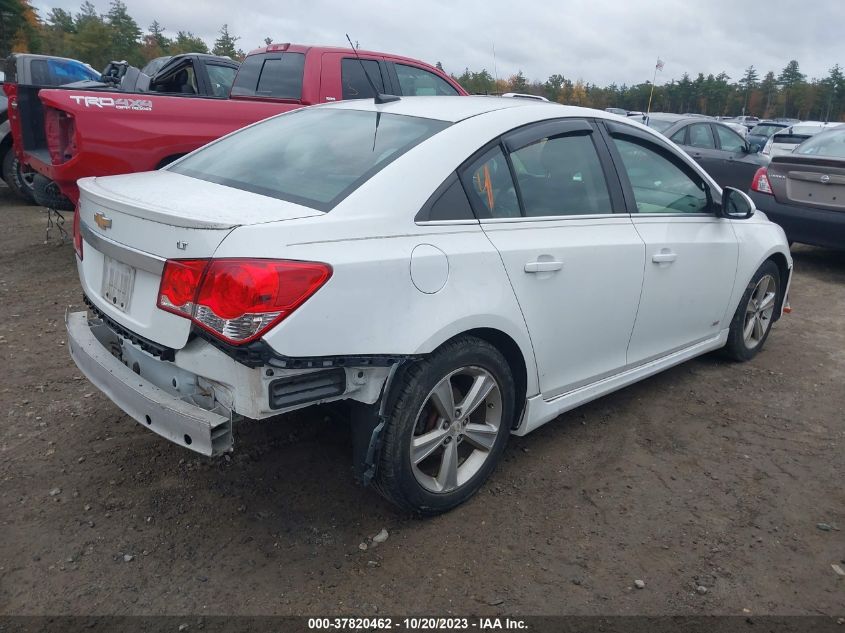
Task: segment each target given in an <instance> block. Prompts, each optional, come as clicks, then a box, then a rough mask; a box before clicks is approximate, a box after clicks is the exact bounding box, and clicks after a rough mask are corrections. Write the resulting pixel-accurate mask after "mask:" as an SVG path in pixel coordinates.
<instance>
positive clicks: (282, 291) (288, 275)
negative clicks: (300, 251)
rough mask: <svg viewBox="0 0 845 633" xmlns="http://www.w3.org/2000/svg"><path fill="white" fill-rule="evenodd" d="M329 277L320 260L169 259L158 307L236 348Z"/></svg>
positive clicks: (286, 313)
mask: <svg viewBox="0 0 845 633" xmlns="http://www.w3.org/2000/svg"><path fill="white" fill-rule="evenodd" d="M331 275H332V268H331V266H329V265H328V264H323V263H320V262H300V261H289V260H273V259H208V260H207V259H182V260H180V259H169V260H167V262H166V263H165V265H164V271H163V272H162V276H161V286H160V288H159V295H158V303H157V305H158V307H159V308H161V309H162V310H167V311H168V312H172V313H174V314H178V315H179V316H183V317H185V318H189V319H191V320H192V321H193V322H194V323H196V324H197V325H198V326H200V327H201V328H203V329H205V330H208V331H209V332H211V333H212V334H214V335H215V336H217V337H218V338H220V339H222V340H224V341H226V342H228V343H233V344H236V345H237V344H241V343H248V342H249V341H253V340H255V339H257V338H258V337H260V336H261V335H262V334H264V333H265V332H266V331H267V330H269V329H270V328H271V327H273V326H274V325H276V324H277V323H279V322H280V321H282V320H283V319H284V318H285V317H287V316H288V315H290V314H291V313H292V312H293V311H294V310H296V309H297V308H298V307H299V306H301V305H302V304H303V303H304V302H305V301H306V300H307V299H308V298H309V297H310V296H311V295H313V294H314V293H315V292H317V290H319V288H320V287H321V286H322V285H323V284H325V283H326V281H328V279H329V277H331Z"/></svg>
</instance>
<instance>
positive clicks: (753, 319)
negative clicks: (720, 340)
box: [724, 260, 781, 362]
mask: <svg viewBox="0 0 845 633" xmlns="http://www.w3.org/2000/svg"><path fill="white" fill-rule="evenodd" d="M780 294H781V286H780V271H779V270H778V267H777V265H776V264H775V263H774V262H773V261H771V260H768V261H766V262H764V263H763V265H762V266H760V268H758V269H757V272H756V273H754V276H753V277H751V281H749V282H748V286H747V287H746V289H745V292H744V293H743V294H742V299H740V301H739V306H738V307H737V309H736V312H735V313H734V317H733V319H732V320H731V326H730V333H729V334H728V342H727V343H726V344H725V347H724V352H725V354H726V355H727V356H728V357H729V358H732V359H733V360H736V361H740V362H744V361H747V360H751V359H752V358H754V357H755V356H756V355H757V354H758V353H759V352H760V350H761V349H763V345H764V344H765V343H766V339H768V338H769V332H771V331H772V323H773V322H774V318H775V312H774V311H775V309H776V308H777V306H778V305H779V304H780Z"/></svg>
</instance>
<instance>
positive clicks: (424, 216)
mask: <svg viewBox="0 0 845 633" xmlns="http://www.w3.org/2000/svg"><path fill="white" fill-rule="evenodd" d="M416 219H417V220H418V221H423V222H425V221H429V222H436V221H442V220H474V219H475V214H474V213H473V212H472V207H470V204H469V199H468V198H467V194H466V192H465V191H464V188H463V185H461V181H460V180H458V179H457V178H455V177H452V183H451V184H450V185H449V186H448V187H446V189H445V190H444V191H443V192H442V193H435V194H434V195H433V196H432V200H430V201H429V202H427V203H426V204H425V206H424V207H423V208H422V210H421V211H420V213H419V214H418V215H417V218H416Z"/></svg>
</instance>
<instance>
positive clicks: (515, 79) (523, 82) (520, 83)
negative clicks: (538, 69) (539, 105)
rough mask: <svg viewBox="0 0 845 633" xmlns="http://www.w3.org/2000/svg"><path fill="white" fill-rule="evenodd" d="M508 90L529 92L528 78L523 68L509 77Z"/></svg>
mask: <svg viewBox="0 0 845 633" xmlns="http://www.w3.org/2000/svg"><path fill="white" fill-rule="evenodd" d="M508 90H509V91H510V92H528V80H527V79H526V78H525V75H523V74H522V71H521V70H520V71H519V72H518V73H516V74H515V75H511V77H510V79H508Z"/></svg>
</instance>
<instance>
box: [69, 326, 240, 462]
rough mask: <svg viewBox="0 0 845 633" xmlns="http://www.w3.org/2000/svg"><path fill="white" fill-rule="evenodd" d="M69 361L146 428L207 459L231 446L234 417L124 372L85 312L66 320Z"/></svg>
mask: <svg viewBox="0 0 845 633" xmlns="http://www.w3.org/2000/svg"><path fill="white" fill-rule="evenodd" d="M65 325H66V327H67V332H68V348H69V349H70V355H71V358H73V361H74V362H75V363H76V365H77V366H78V367H79V369H80V370H81V371H82V373H83V374H85V376H86V377H87V378H88V380H90V381H91V382H92V383H93V384H94V385H95V386H96V387H97V388H98V389H99V390H100V391H102V392H103V393H105V394H106V395H107V396H108V397H109V398H110V399H111V400H112V401H113V402H114V403H115V404H116V405H117V406H118V407H120V408H121V409H123V411H124V412H126V413H127V414H128V415H129V416H131V417H132V418H134V419H135V420H136V421H137V422H139V423H140V424H142V425H144V426H145V427H146V428H148V429H150V430H151V431H154V432H155V433H158V434H159V435H161V436H162V437H164V438H166V439H168V440H170V441H171V442H175V443H176V444H179V445H181V446H184V447H185V448H188V449H190V450H192V451H196V452H197V453H201V454H203V455H219V454H221V453H224V452H226V451H228V450H229V449H230V448H231V447H232V415H231V413H230V412H227V411H225V410H224V409H223V408H222V407H217V408H215V409H214V410H208V409H204V408H202V407H200V406H197V405H196V404H193V403H189V402H186V401H184V400H182V399H180V398H178V397H176V396H173V395H171V394H170V393H168V392H166V391H164V390H163V389H161V388H159V387H157V386H156V385H154V384H152V383H151V382H149V381H147V380H145V379H144V378H143V377H141V376H139V375H137V374H136V373H135V372H133V371H132V370H131V369H129V368H128V367H126V366H125V365H124V364H123V363H122V362H121V361H120V360H119V359H118V358H117V357H115V356H113V355H112V354H111V352H110V351H109V350H108V349H107V348H106V347H104V346H103V344H102V343H101V342H100V340H99V339H98V338H97V336H96V334H95V328H98V327H105V326H103V325H100V324H99V322H90V321H89V320H88V314H87V313H86V312H73V313H70V314H66V315H65Z"/></svg>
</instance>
